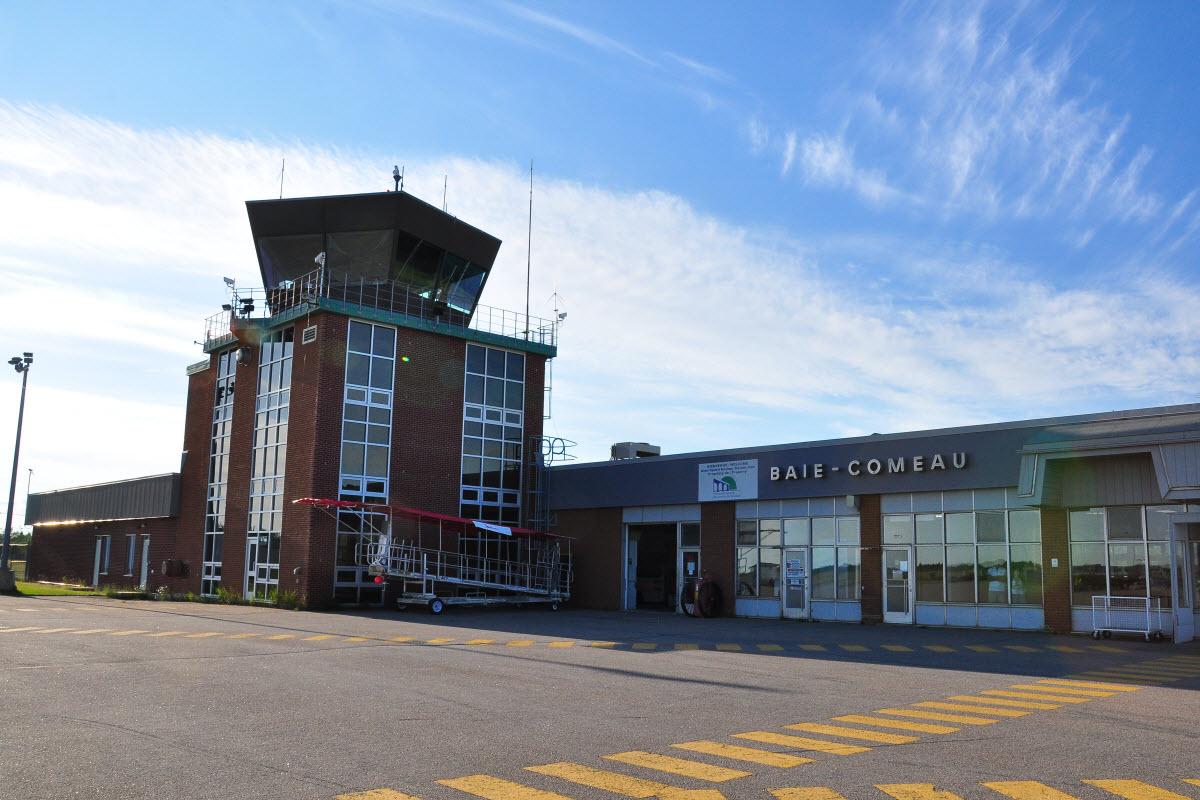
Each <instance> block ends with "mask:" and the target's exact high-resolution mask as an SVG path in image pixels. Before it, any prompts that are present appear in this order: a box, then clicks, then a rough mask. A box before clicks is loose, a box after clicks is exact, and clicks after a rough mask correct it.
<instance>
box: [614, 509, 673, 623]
mask: <svg viewBox="0 0 1200 800" xmlns="http://www.w3.org/2000/svg"><path fill="white" fill-rule="evenodd" d="M676 538H677V526H676V525H675V523H669V524H665V525H630V526H629V528H628V533H627V544H626V573H625V575H626V585H625V593H626V595H625V596H626V604H625V607H626V608H629V609H633V608H636V609H644V610H650V611H674V610H675V608H676V604H677V602H678V598H677V597H676V595H677V594H678V593H677V592H676V591H675V585H676V577H677V576H676V572H677V569H678V565H677V555H676Z"/></svg>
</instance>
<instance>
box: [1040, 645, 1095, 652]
mask: <svg viewBox="0 0 1200 800" xmlns="http://www.w3.org/2000/svg"><path fill="white" fill-rule="evenodd" d="M1046 649H1047V650H1057V651H1058V652H1060V653H1086V652H1087V651H1086V650H1084V649H1082V648H1080V647H1072V646H1071V645H1069V644H1048V645H1046Z"/></svg>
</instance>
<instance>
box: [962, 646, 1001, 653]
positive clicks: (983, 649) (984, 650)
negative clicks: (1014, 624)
mask: <svg viewBox="0 0 1200 800" xmlns="http://www.w3.org/2000/svg"><path fill="white" fill-rule="evenodd" d="M967 649H968V650H974V651H975V652H976V653H999V652H1000V651H999V650H997V649H996V648H994V647H988V646H987V645H986V644H969V645H967Z"/></svg>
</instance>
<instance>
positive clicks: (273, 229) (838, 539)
mask: <svg viewBox="0 0 1200 800" xmlns="http://www.w3.org/2000/svg"><path fill="white" fill-rule="evenodd" d="M247 212H248V217H249V223H250V232H251V235H252V237H253V239H254V242H255V248H256V252H257V254H258V261H259V268H260V272H261V274H262V288H257V287H255V288H254V289H252V290H247V289H242V288H232V289H231V292H230V294H229V296H228V302H226V303H225V304H224V306H223V308H222V309H221V311H220V312H218V313H217V314H215V315H214V316H213V317H211V318H209V319H208V320H207V321H206V323H205V329H204V334H203V338H202V344H203V351H204V353H203V358H202V359H201V360H199V361H197V362H196V363H194V364H192V365H191V366H189V367H187V375H188V396H187V411H186V419H185V425H184V430H183V432H182V447H181V450H182V451H183V453H182V458H181V462H180V466H179V468H178V471H172V472H165V473H164V474H161V475H157V476H151V477H147V478H138V479H135V480H125V481H115V482H112V483H106V484H101V485H97V486H89V487H78V488H74V489H65V490H61V491H56V492H43V493H39V494H34V495H32V496H31V497H30V502H29V505H28V508H27V511H26V523H27V524H31V525H33V526H34V537H33V542H32V546H31V552H30V556H29V565H28V567H29V573H30V577H33V578H41V579H49V580H60V579H62V578H64V577H66V578H74V579H80V580H83V581H86V582H88V583H91V584H94V585H110V584H117V585H125V586H134V585H137V586H143V587H146V588H148V589H155V588H158V587H160V586H167V587H169V588H170V589H171V590H173V591H190V592H194V593H196V594H199V595H204V596H215V595H218V594H222V595H226V596H228V595H231V594H232V595H234V596H237V597H244V598H247V599H250V600H252V601H255V602H275V601H277V599H278V598H280V597H281V596H282V593H284V592H286V593H289V596H290V597H292V598H294V599H295V600H296V601H297V602H299V603H300V604H301V605H306V606H330V605H335V604H338V603H366V604H370V603H380V602H383V601H384V599H385V598H390V597H391V596H392V595H389V594H387V591H388V589H389V584H388V582H387V581H384V582H383V583H380V582H378V581H377V580H376V577H377V576H375V575H371V574H369V571H368V570H367V569H366V567H365V566H364V563H363V558H362V551H361V544H362V542H363V541H364V537H365V538H369V537H372V536H376V535H377V534H379V533H380V532H382V531H383V530H384V529H385V526H384V524H383V518H382V515H381V514H380V513H374V512H372V511H371V510H370V509H364V508H350V507H345V508H339V509H338V510H337V511H336V512H333V513H326V512H323V511H322V510H321V509H319V508H316V507H313V506H311V505H300V504H297V503H296V502H295V501H296V500H298V499H301V498H325V499H327V500H330V501H335V502H340V503H361V504H387V505H390V506H401V507H405V508H407V509H416V510H419V512H420V513H421V514H426V515H433V516H438V515H440V516H441V517H443V518H444V517H457V518H463V519H466V520H467V521H468V523H471V521H478V524H474V523H472V524H471V525H470V526H469V527H472V528H473V529H476V528H477V529H478V530H479V531H482V533H478V534H477V535H476V534H472V536H470V537H466V538H462V539H458V538H451V539H449V540H447V541H442V542H439V545H438V546H439V548H440V550H439V552H442V553H443V555H439V556H438V558H443V557H444V558H459V557H461V558H463V559H466V558H470V557H472V556H471V554H472V553H478V552H480V548H484V549H486V548H487V547H490V546H492V544H494V542H492V543H491V544H489V541H488V539H487V537H488V536H489V535H492V534H495V535H497V536H509V535H511V534H512V533H513V532H514V531H515V530H516V529H517V528H518V527H524V528H526V529H529V530H530V531H532V532H534V533H538V532H541V533H542V534H544V533H545V532H546V531H549V530H553V531H556V532H557V533H559V534H561V535H563V536H566V537H570V547H571V549H572V550H573V551H574V565H573V573H574V586H573V591H572V601H573V602H574V603H576V604H577V605H580V606H583V607H588V608H600V609H629V610H633V609H638V608H646V609H650V608H657V609H660V610H664V611H676V612H677V611H678V609H679V605H680V604H679V602H678V600H679V598H680V596H681V594H682V592H683V589H684V587H685V586H686V585H688V583H689V581H692V580H694V579H695V578H696V577H697V576H700V575H702V574H706V575H708V576H709V577H710V578H711V580H712V582H713V585H715V586H717V587H718V588H719V589H720V590H721V594H722V596H723V609H722V610H723V612H724V613H726V614H732V615H738V616H745V617H757V618H781V619H799V620H837V621H843V622H863V623H886V624H896V625H945V626H964V627H976V626H978V627H988V628H1003V629H1031V630H1038V629H1045V630H1050V631H1056V632H1069V631H1089V630H1091V629H1092V610H1091V605H1092V597H1093V596H1095V595H1104V596H1115V597H1124V598H1140V599H1141V600H1142V601H1145V604H1147V605H1152V606H1153V605H1160V606H1161V608H1162V621H1161V624H1159V627H1160V628H1161V629H1162V630H1163V632H1164V633H1167V634H1172V635H1174V636H1175V637H1176V638H1177V639H1186V638H1190V636H1191V634H1192V631H1193V630H1194V627H1195V622H1196V618H1195V615H1194V614H1195V609H1196V607H1197V605H1200V405H1189V406H1174V407H1164V408H1150V409H1140V410H1132V411H1124V412H1112V413H1106V414H1094V415H1086V416H1076V417H1062V418H1055V419H1041V420H1032V421H1025V422H1010V423H1000V424H992V425H981V426H975V427H966V428H952V429H944V430H931V431H920V432H912V433H893V434H887V435H872V436H866V437H859V438H851V439H840V440H831V441H817V442H807V443H799V444H787V445H775V446H766V447H755V448H742V449H733V450H723V451H719V452H709V453H691V454H680V455H666V456H656V455H648V456H647V457H628V458H614V459H613V460H611V461H607V462H600V463H589V464H565V465H559V466H552V467H548V465H547V463H546V458H545V455H546V453H547V452H548V450H547V440H546V439H545V438H544V437H543V435H542V425H543V419H544V414H545V411H546V408H547V403H546V392H547V391H548V389H549V380H548V376H549V369H548V365H549V361H550V359H552V358H554V357H555V356H556V355H557V331H558V324H557V323H558V320H550V321H545V320H538V319H534V318H530V317H527V316H526V315H523V314H518V313H514V312H507V311H501V310H498V309H490V308H487V307H484V306H481V305H479V303H478V300H479V296H480V293H481V292H482V291H483V288H484V285H485V283H486V281H487V278H488V275H489V274H490V271H491V268H492V264H493V261H494V259H495V257H496V254H497V252H498V249H499V247H500V242H499V240H497V239H496V238H494V237H492V236H490V235H489V234H487V233H485V232H483V231H481V230H479V229H477V228H474V227H472V226H470V225H468V224H466V223H464V222H462V221H460V220H457V219H455V218H454V217H452V216H451V215H449V214H446V213H445V212H443V211H441V210H440V209H437V208H434V207H432V206H430V205H428V204H426V203H423V202H422V201H420V200H418V199H416V198H414V197H412V196H411V195H408V194H405V193H404V192H402V191H398V192H382V193H375V194H363V195H348V196H336V197H314V198H296V199H287V200H267V201H254V202H250V203H247ZM550 449H551V450H552V449H553V448H550ZM652 450H653V449H652V448H651V449H650V451H652ZM635 454H636V449H634V450H631V451H630V453H629V455H635ZM170 466H171V467H174V465H170ZM1189 504H1190V505H1189ZM460 521H461V519H460ZM487 526H492V528H488V527H487ZM489 531H490V533H489ZM527 532H528V531H527ZM464 563H465V562H464ZM455 591H457V590H455Z"/></svg>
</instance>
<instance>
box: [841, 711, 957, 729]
mask: <svg viewBox="0 0 1200 800" xmlns="http://www.w3.org/2000/svg"><path fill="white" fill-rule="evenodd" d="M833 721H834V722H853V723H855V724H856V725H873V726H874V727H876V728H893V729H895V730H898V731H914V732H916V733H957V732H958V731H959V730H960V729H959V728H952V727H950V726H949V725H930V724H929V723H928V722H904V721H902V720H898V719H884V718H883V717H869V716H867V715H866V714H846V715H844V716H841V717H834V718H833Z"/></svg>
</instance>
